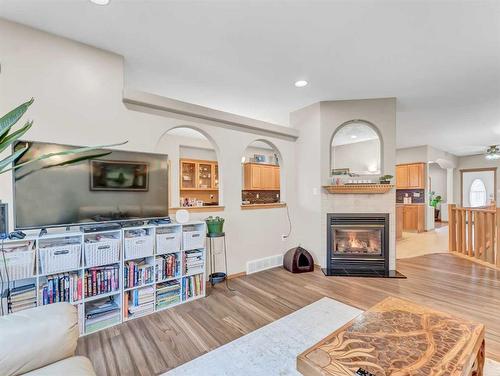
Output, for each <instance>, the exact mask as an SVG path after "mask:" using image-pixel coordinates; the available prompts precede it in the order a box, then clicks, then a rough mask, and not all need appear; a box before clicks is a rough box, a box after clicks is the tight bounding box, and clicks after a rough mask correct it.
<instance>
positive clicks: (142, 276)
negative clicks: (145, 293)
mask: <svg viewBox="0 0 500 376" xmlns="http://www.w3.org/2000/svg"><path fill="white" fill-rule="evenodd" d="M154 278H155V274H154V265H148V264H147V262H146V259H142V260H139V261H129V262H127V263H125V266H124V270H123V284H124V286H125V288H129V287H136V286H142V285H145V284H147V283H152V282H154Z"/></svg>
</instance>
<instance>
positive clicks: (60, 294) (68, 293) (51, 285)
mask: <svg viewBox="0 0 500 376" xmlns="http://www.w3.org/2000/svg"><path fill="white" fill-rule="evenodd" d="M82 282H83V281H82V277H81V276H80V275H79V274H78V273H74V272H73V273H60V274H54V275H51V276H49V277H47V282H45V283H44V284H43V285H41V286H40V301H41V302H42V304H43V305H46V304H52V303H59V302H76V301H79V300H81V299H82V291H83V287H82Z"/></svg>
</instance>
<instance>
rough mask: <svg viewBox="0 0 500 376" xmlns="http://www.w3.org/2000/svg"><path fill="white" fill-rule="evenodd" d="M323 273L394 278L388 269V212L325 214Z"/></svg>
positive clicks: (394, 273) (395, 274)
mask: <svg viewBox="0 0 500 376" xmlns="http://www.w3.org/2000/svg"><path fill="white" fill-rule="evenodd" d="M327 236H328V239H327V247H328V249H327V260H326V261H327V268H326V269H324V270H323V272H324V273H325V274H326V275H339V276H367V277H396V276H401V277H402V275H400V274H399V273H397V272H396V271H390V270H389V214H387V213H382V214H373V213H356V214H354V213H330V214H328V215H327Z"/></svg>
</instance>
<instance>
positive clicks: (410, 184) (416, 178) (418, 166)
mask: <svg viewBox="0 0 500 376" xmlns="http://www.w3.org/2000/svg"><path fill="white" fill-rule="evenodd" d="M396 188H397V189H425V163H409V164H402V165H397V166H396Z"/></svg>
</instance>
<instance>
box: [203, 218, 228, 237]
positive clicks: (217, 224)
mask: <svg viewBox="0 0 500 376" xmlns="http://www.w3.org/2000/svg"><path fill="white" fill-rule="evenodd" d="M205 222H206V224H207V231H208V233H209V234H210V235H217V234H222V233H223V231H222V230H223V226H224V218H221V217H215V218H214V217H212V216H210V217H208V218H207V219H205Z"/></svg>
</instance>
